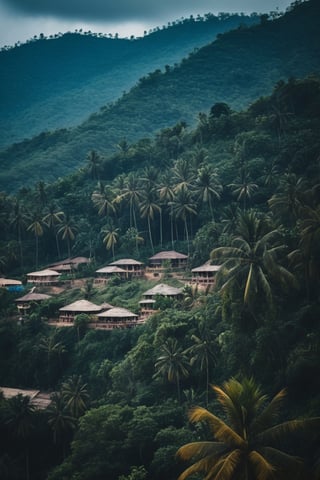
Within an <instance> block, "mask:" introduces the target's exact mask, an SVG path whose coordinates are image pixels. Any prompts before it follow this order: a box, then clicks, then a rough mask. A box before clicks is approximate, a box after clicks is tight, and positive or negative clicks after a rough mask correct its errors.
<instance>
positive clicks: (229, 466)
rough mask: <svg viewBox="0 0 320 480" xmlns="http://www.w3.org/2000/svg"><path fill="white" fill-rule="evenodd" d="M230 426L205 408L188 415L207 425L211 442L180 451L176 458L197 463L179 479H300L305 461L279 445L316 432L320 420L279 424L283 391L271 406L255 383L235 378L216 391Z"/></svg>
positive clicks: (312, 419)
mask: <svg viewBox="0 0 320 480" xmlns="http://www.w3.org/2000/svg"><path fill="white" fill-rule="evenodd" d="M212 388H213V390H214V392H215V393H216V395H217V400H218V402H219V403H220V405H221V406H222V409H223V411H224V414H225V416H226V422H225V421H223V420H221V419H220V418H219V417H217V416H216V415H214V414H213V413H211V412H209V411H208V410H207V409H205V408H202V407H195V408H192V409H191V410H190V411H189V419H190V421H191V422H192V423H198V422H205V423H206V424H207V425H208V427H209V432H210V436H211V438H210V439H209V440H203V441H197V442H193V443H188V444H186V445H184V446H182V447H181V448H180V449H179V450H178V452H177V456H178V457H179V458H180V459H182V460H191V461H192V462H194V463H193V464H192V465H191V466H190V467H188V468H187V469H186V470H185V471H184V472H183V473H182V474H181V475H180V476H179V478H178V480H185V479H186V478H188V477H189V476H190V475H192V474H195V473H200V474H202V475H204V478H205V479H206V480H238V479H241V480H255V479H258V480H275V479H280V478H296V477H294V475H295V474H299V473H301V470H302V466H303V464H302V460H301V459H300V458H298V457H296V456H293V455H291V454H289V453H287V452H285V451H283V450H281V442H283V441H284V440H286V439H287V438H289V437H290V436H291V435H292V434H293V433H297V434H302V433H308V432H310V431H316V429H318V428H319V425H320V418H319V417H318V418H310V419H305V420H290V421H287V422H284V423H281V424H278V425H277V424H276V421H277V419H278V417H279V413H280V407H281V405H282V402H283V399H284V397H285V395H286V392H285V390H281V391H280V392H279V393H278V394H277V395H275V396H274V397H273V398H272V400H271V401H270V402H268V399H267V396H266V395H263V394H262V392H261V389H260V387H259V386H257V385H256V383H255V382H254V380H253V379H252V378H249V379H248V378H244V379H243V380H242V381H241V382H240V381H238V380H236V379H234V378H232V379H231V380H229V381H227V382H225V383H224V384H223V386H222V387H218V386H213V387H212Z"/></svg>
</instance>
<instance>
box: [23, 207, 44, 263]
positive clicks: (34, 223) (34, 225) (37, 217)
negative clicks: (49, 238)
mask: <svg viewBox="0 0 320 480" xmlns="http://www.w3.org/2000/svg"><path fill="white" fill-rule="evenodd" d="M27 230H28V231H31V232H33V234H34V237H35V241H36V268H38V263H39V237H41V236H42V235H43V226H42V215H41V214H40V212H34V214H33V215H32V217H31V223H30V225H29V226H28V228H27Z"/></svg>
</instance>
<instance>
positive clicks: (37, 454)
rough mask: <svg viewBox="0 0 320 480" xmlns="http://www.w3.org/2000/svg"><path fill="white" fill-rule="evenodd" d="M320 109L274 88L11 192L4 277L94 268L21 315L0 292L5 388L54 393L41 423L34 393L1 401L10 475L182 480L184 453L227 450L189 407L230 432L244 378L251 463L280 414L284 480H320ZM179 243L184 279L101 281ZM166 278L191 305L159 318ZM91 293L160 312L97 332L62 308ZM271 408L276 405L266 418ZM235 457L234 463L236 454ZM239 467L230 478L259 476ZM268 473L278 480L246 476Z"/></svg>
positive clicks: (4, 228) (294, 88)
mask: <svg viewBox="0 0 320 480" xmlns="http://www.w3.org/2000/svg"><path fill="white" fill-rule="evenodd" d="M275 107H276V109H275ZM319 112H320V76H319V77H316V76H313V77H308V78H306V79H303V80H294V79H290V80H289V81H288V82H278V83H277V84H276V85H275V87H274V89H273V92H272V95H271V96H265V97H263V98H259V99H257V101H256V102H254V103H252V104H251V106H250V108H248V109H244V110H243V111H241V112H231V111H230V110H228V109H227V108H226V106H225V105H221V104H217V105H215V106H214V108H212V109H211V111H210V113H208V114H206V115H204V116H202V117H201V119H199V121H198V123H197V124H196V126H195V128H194V129H191V128H189V129H187V128H184V126H183V125H182V124H180V125H175V126H174V127H172V128H168V127H167V128H165V129H163V130H162V132H161V133H160V134H158V135H156V136H154V137H150V139H149V141H141V140H140V141H139V142H137V143H136V144H132V145H131V147H130V148H129V149H126V148H123V149H122V151H120V150H119V151H118V152H117V153H116V154H113V155H111V156H108V157H106V158H104V159H102V158H99V157H97V156H94V155H92V156H91V163H90V164H87V165H86V167H85V168H82V169H79V170H77V171H76V172H74V173H73V174H72V175H70V176H68V177H65V178H63V179H59V180H58V181H57V182H54V183H52V184H44V183H39V184H37V185H36V186H35V187H33V188H24V189H21V190H20V191H19V192H18V194H17V195H16V196H14V195H8V196H6V195H4V194H1V195H0V205H1V215H0V260H1V262H0V269H1V272H3V276H4V277H6V278H7V279H10V278H12V279H19V280H21V281H23V284H24V287H25V289H26V290H25V291H26V292H28V291H30V289H31V288H32V289H33V288H34V287H35V286H36V285H35V284H32V285H31V284H29V285H26V274H28V273H29V272H35V271H39V269H43V268H48V267H49V266H53V267H54V268H57V269H58V265H57V263H55V262H56V261H57V262H60V266H61V263H63V265H64V266H66V263H67V262H66V259H67V258H68V259H69V260H68V262H70V256H71V255H72V257H79V256H86V257H90V259H91V262H90V263H89V264H84V265H82V266H80V265H79V269H76V270H71V271H70V272H69V273H68V270H65V269H62V272H63V273H62V275H61V278H60V280H61V285H59V286H54V287H52V286H48V285H39V284H37V286H36V293H38V294H39V293H42V294H48V295H52V297H51V298H47V299H46V300H43V301H41V302H40V303H37V302H31V305H30V310H29V311H28V312H25V316H24V318H23V319H20V320H19V316H20V313H18V311H17V305H16V301H15V300H18V299H19V298H20V296H21V292H15V291H8V290H6V289H5V288H0V332H1V335H0V386H6V387H12V388H17V387H19V390H20V389H22V388H25V389H28V390H30V389H36V390H37V391H39V390H40V392H46V393H47V392H53V393H52V396H51V400H52V403H51V405H50V407H49V408H48V409H47V410H46V411H44V412H43V413H42V412H41V415H40V414H39V413H38V412H33V410H31V409H30V408H28V407H29V406H30V404H29V400H28V399H27V400H25V401H23V398H21V397H13V398H12V399H11V400H10V399H7V398H3V396H2V395H1V394H0V445H1V451H2V454H1V456H0V465H1V472H4V474H5V475H2V476H1V475H0V476H1V478H10V479H23V478H27V477H28V478H30V479H31V478H32V479H37V480H61V479H74V480H75V479H79V480H80V479H81V480H93V479H94V480H105V479H106V478H108V479H118V480H133V479H135V480H138V479H139V480H147V479H148V480H162V479H166V480H177V479H178V478H179V475H180V473H181V471H182V470H183V469H185V463H181V462H179V463H178V462H177V461H176V456H175V454H176V452H177V450H178V449H179V448H180V447H181V446H182V445H185V444H187V443H189V442H199V440H201V441H210V442H212V440H213V439H214V440H216V439H215V438H213V436H212V428H208V429H207V428H205V427H202V426H201V425H200V424H199V425H194V426H193V425H192V424H190V423H189V422H188V417H187V412H188V411H190V407H193V409H192V412H194V411H195V409H194V407H195V406H199V407H202V408H203V409H204V408H205V409H208V410H209V412H212V413H213V414H214V415H215V417H212V416H211V417H210V418H216V419H217V420H215V422H217V425H218V428H219V429H220V430H221V428H222V430H223V432H222V435H226V439H229V438H231V437H229V436H228V435H227V434H226V433H225V432H226V431H227V429H226V428H225V427H223V425H225V424H224V423H223V422H220V421H218V419H220V418H221V420H223V421H224V419H225V418H226V416H225V413H226V410H225V409H223V408H221V409H218V407H219V405H218V403H219V402H217V399H218V400H219V397H217V395H216V394H217V390H215V391H213V390H212V389H211V387H210V386H212V385H218V386H222V387H223V388H225V385H226V383H225V382H227V381H229V379H231V378H232V379H237V380H239V381H241V382H242V383H244V384H246V385H249V387H250V390H249V391H248V390H247V391H248V395H246V394H244V390H243V389H242V388H241V385H237V384H234V383H233V385H236V387H237V388H236V389H234V390H233V392H234V396H233V397H232V398H238V399H239V398H240V400H241V401H243V402H245V403H244V405H243V408H241V407H242V403H241V404H240V407H239V408H237V411H238V412H240V415H241V420H240V421H239V424H241V425H244V423H241V422H244V421H247V418H248V422H251V423H247V424H246V425H247V426H246V427H245V428H244V429H242V431H243V432H245V435H246V437H245V438H246V441H245V442H244V444H243V448H244V453H242V452H241V456H242V455H245V454H246V452H247V451H248V445H249V448H251V446H253V447H254V448H255V449H256V448H257V445H259V444H258V437H259V435H260V434H259V435H256V434H255V432H256V430H255V428H254V426H255V425H259V424H260V425H261V424H262V426H263V428H264V429H265V425H266V423H265V420H266V419H268V418H270V422H271V425H272V426H274V427H270V428H268V427H267V430H264V432H266V433H262V434H261V436H262V439H264V438H266V439H268V441H269V439H270V437H269V438H268V432H269V433H270V431H271V433H274V432H277V435H276V437H275V446H276V448H277V450H276V451H277V452H279V453H277V455H276V457H274V451H275V449H274V448H270V444H269V443H268V448H265V449H264V448H261V449H260V448H259V450H260V451H261V456H262V455H263V458H267V459H268V457H267V454H268V452H270V457H269V458H270V462H271V461H272V460H273V458H275V459H276V460H277V462H275V463H274V468H272V470H271V472H272V478H274V479H277V480H279V479H284V478H285V479H287V478H290V480H302V479H303V480H304V479H308V480H316V479H318V478H319V476H318V473H319V444H320V437H319V434H320V432H319V421H320V418H319V406H320V361H319V353H320V348H319V346H320V331H319V313H320V275H319V272H320V244H319V234H320V229H319V225H320V223H319V218H320V216H319V215H320V209H319V201H320V189H319V151H320V134H319V132H320V116H319ZM204 120H205V121H204ZM122 146H123V147H125V144H122ZM116 170H118V171H116ZM111 174H113V177H114V178H113V180H112V181H108V180H109V179H110V176H111ZM172 249H174V250H176V251H177V252H180V253H185V254H189V261H188V265H187V268H186V269H185V270H183V271H181V270H180V269H178V270H176V269H175V268H174V266H171V265H170V263H168V262H166V263H165V265H164V267H165V268H164V270H163V271H162V272H160V271H159V268H156V270H155V271H154V272H152V271H147V274H146V276H145V278H143V277H138V278H132V279H131V280H129V279H126V278H125V277H124V276H122V278H120V277H119V276H118V275H117V274H116V275H114V277H113V278H111V279H108V280H107V282H106V283H101V282H100V280H99V281H98V282H97V283H95V282H94V279H95V278H96V276H97V274H98V273H99V272H97V269H99V270H100V268H101V267H102V266H106V265H109V264H110V263H111V262H112V263H113V262H114V260H120V259H122V260H123V259H126V261H125V262H124V263H125V264H128V263H127V262H128V259H134V263H136V261H138V262H142V264H144V265H146V266H147V265H149V259H150V257H151V256H153V254H154V253H156V252H160V251H163V250H172ZM164 256H165V257H167V255H164ZM209 259H210V260H211V262H212V264H213V265H212V266H213V267H214V272H217V273H216V274H214V275H216V276H214V277H212V276H211V277H210V280H213V281H212V282H211V283H210V284H209V283H207V280H209V277H202V280H203V281H204V283H202V282H200V280H201V277H197V276H194V275H193V273H195V271H194V270H193V269H194V267H200V271H202V272H203V271H204V269H205V271H207V272H208V263H207V262H208V260H209ZM74 260H75V259H74ZM78 260H79V258H78ZM80 260H81V259H80ZM205 262H206V263H205ZM120 263H121V264H123V263H122V262H120ZM130 263H131V262H130ZM204 263H205V265H204ZM218 265H221V267H220V268H218V269H217V268H216V267H217V266H218ZM201 267H202V268H201ZM196 270H197V271H198V272H199V268H196ZM120 272H121V270H120ZM9 282H10V280H9ZM159 283H165V284H167V285H169V286H170V287H181V288H182V292H181V293H182V294H181V296H180V295H179V298H178V297H176V298H170V297H167V296H164V297H161V296H160V297H159V296H158V295H156V296H155V299H154V300H155V303H154V304H153V305H154V308H155V310H153V309H152V308H153V307H152V303H151V304H150V303H149V306H151V308H150V309H149V311H148V312H146V311H145V310H144V309H141V307H142V304H141V303H140V302H141V300H142V297H147V296H148V297H149V293H150V287H153V286H155V285H159ZM201 283H202V284H201ZM147 291H149V293H147ZM161 291H162V293H163V287H162V288H161ZM167 292H168V290H167ZM83 299H87V300H89V301H90V302H93V303H94V304H95V306H102V305H103V304H104V307H103V308H108V307H107V306H106V303H108V304H109V305H112V306H115V307H118V308H123V307H124V308H127V309H129V310H130V312H132V313H136V314H137V315H138V314H139V313H140V312H141V314H146V315H150V316H148V317H144V320H146V321H145V323H142V324H139V325H137V324H136V325H133V324H132V323H131V321H128V322H127V320H124V321H122V320H121V321H120V320H119V319H118V321H117V322H116V325H115V324H114V320H115V319H114V318H113V320H112V322H111V323H108V324H107V323H104V322H103V320H102V323H100V325H98V326H99V327H100V326H102V327H103V328H102V329H97V330H96V329H95V327H96V326H97V325H95V324H96V320H97V319H96V318H94V315H93V314H92V315H88V309H82V313H81V314H79V315H76V317H75V318H74V319H72V317H69V318H68V321H67V322H65V323H64V325H63V326H62V325H61V322H60V323H59V321H58V318H59V316H60V315H61V313H62V311H61V308H62V307H65V306H68V305H70V303H73V302H75V301H78V300H83ZM20 300H21V298H20ZM145 301H146V302H148V298H145ZM151 302H152V300H151ZM143 303H144V302H143ZM142 310H144V311H142ZM150 310H151V311H150ZM73 311H74V310H73ZM69 312H70V310H69ZM85 312H87V313H85ZM77 313H78V312H77ZM99 318H100V317H99ZM67 325H68V326H69V327H67ZM60 327H62V328H60ZM90 327H91V328H90ZM93 327H94V328H93ZM107 327H110V328H107ZM113 327H117V328H113ZM119 327H121V328H119ZM129 327H130V328H129ZM182 367H183V368H182ZM248 378H250V381H248V380H247V379H248ZM233 382H234V380H233ZM256 385H257V386H256ZM237 392H238V393H237ZM250 392H251V393H250ZM277 392H280V393H279V394H278V395H277V397H274V395H275V394H276V393H277ZM245 393H246V391H245ZM236 395H237V397H236ZM265 395H266V396H265ZM284 395H285V397H284ZM47 398H48V394H47ZM271 398H276V399H275V400H274V401H272V403H271V404H270V403H269V401H270V399H271ZM70 399H76V400H77V402H75V401H72V403H71V402H70ZM254 399H257V400H254ZM253 400H254V401H253ZM266 400H267V403H265V402H266ZM284 400H285V403H283V401H284ZM257 402H258V403H259V405H261V404H263V405H269V406H270V405H273V406H274V407H275V410H273V408H272V407H270V408H269V407H267V410H263V412H266V413H262V414H258V416H256V415H255V412H256V411H258V412H259V411H260V408H259V409H258V407H257V410H256V407H255V405H257ZM230 404H232V405H234V403H233V400H232V402H231V400H230ZM76 405H77V407H76ZM237 405H239V403H237ZM253 405H254V407H253ZM259 405H258V406H259ZM279 407H283V408H282V409H281V411H280V408H279ZM202 411H204V410H202ZM243 412H249V413H250V415H249V416H245V415H243ZM273 412H274V414H272V415H270V414H271V413H273ZM276 413H279V415H275V414H276ZM253 414H254V417H253V416H252V415H253ZM310 417H316V419H315V420H314V421H311V419H310ZM189 418H190V417H189ZM252 418H256V419H258V421H257V420H252ZM294 418H297V419H298V420H299V421H298V422H290V424H288V423H287V422H286V421H287V420H291V419H294ZM17 419H18V420H21V421H22V420H25V421H26V422H28V423H26V425H28V426H29V430H28V431H27V432H29V433H28V436H27V437H24V436H22V434H21V435H20V437H17ZM9 420H10V421H9ZM199 420H201V418H199ZM228 420H229V419H228ZM21 421H20V423H19V425H21ZM283 421H285V422H286V423H285V424H284V425H283V424H282V425H281V423H282V422H283ZM259 422H261V423H259ZM228 423H230V424H231V425H233V423H232V421H230V422H229V421H228ZM24 424H25V423H24ZM268 425H269V424H268ZM277 425H278V426H279V427H278V428H277ZM312 425H313V426H314V428H311V427H312ZM211 426H212V425H211ZM289 426H290V428H289ZM295 426H298V427H301V428H299V429H298V430H297V431H294V430H293V429H292V428H291V427H295ZM228 428H229V427H228ZM229 431H231V430H230V429H229ZM232 431H233V430H232ZM239 431H240V430H239ZM279 431H280V433H281V432H283V433H284V434H288V435H287V436H285V437H284V438H283V441H280V440H281V438H280V436H278V432H279ZM252 434H253V435H254V436H253V437H252ZM237 435H238V434H237ZM264 435H266V436H265V437H264ZM232 438H233V437H232ZM235 438H236V440H237V438H238V437H235ZM271 439H272V438H271ZM18 440H20V441H18ZM222 440H223V441H225V440H224V438H222ZM26 441H27V443H26ZM230 442H231V441H230ZM212 443H213V445H214V448H215V447H216V445H217V444H216V442H212ZM26 445H27V446H28V459H29V462H28V463H27V467H29V470H28V472H26V473H25V469H26V459H25V452H26ZM234 445H236V448H237V450H238V448H239V447H238V443H237V442H236V441H235V443H234V444H232V445H231V446H232V448H233V447H234ZM219 447H220V448H221V446H220V445H219ZM227 448H228V449H229V448H230V445H227V446H226V447H223V450H222V454H223V455H225V452H226V451H227ZM241 448H242V447H241ZM280 448H281V450H280ZM201 450H202V449H201ZM237 450H236V451H237ZM193 451H194V450H193ZM206 451H208V450H205V452H206ZM256 451H257V450H256ZM191 452H192V451H191ZM265 452H266V453H265ZM281 452H283V453H282V454H281ZM278 458H284V462H285V463H283V462H281V463H280V462H279V463H278ZM288 459H289V460H288ZM226 461H227V462H229V461H230V463H231V468H232V461H233V460H232V458H231V457H230V454H229V453H228V451H227V460H226ZM268 461H269V459H268ZM288 461H289V463H287V462H288ZM297 461H298V463H297ZM292 462H293V463H292ZM270 464H271V465H273V463H270ZM292 464H293V465H294V467H295V470H296V474H295V472H293V473H292V474H291V471H292V469H291V465H292ZM227 467H228V463H227ZM269 471H270V469H269ZM130 472H132V473H130ZM231 472H232V470H231ZM238 472H239V470H237V471H236V474H235V475H230V479H232V480H235V479H239V478H245V476H244V475H243V476H242V475H238ZM278 472H279V474H278ZM203 477H204V476H203V473H202V472H201V476H198V478H203ZM193 478H195V477H193ZM220 478H221V477H220ZM261 478H268V480H270V476H269V475H267V476H265V477H264V476H263V477H261V475H260V472H259V471H258V472H255V471H254V474H253V475H252V476H251V475H250V479H252V480H258V479H260V480H261Z"/></svg>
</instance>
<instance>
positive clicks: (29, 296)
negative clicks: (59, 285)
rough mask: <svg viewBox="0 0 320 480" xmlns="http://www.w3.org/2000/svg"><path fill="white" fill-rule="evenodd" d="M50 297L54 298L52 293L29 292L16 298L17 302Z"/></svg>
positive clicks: (34, 300) (35, 300)
mask: <svg viewBox="0 0 320 480" xmlns="http://www.w3.org/2000/svg"><path fill="white" fill-rule="evenodd" d="M48 298H52V295H46V294H45V293H33V292H29V293H27V294H26V295H24V296H23V297H20V298H16V299H15V302H42V300H48Z"/></svg>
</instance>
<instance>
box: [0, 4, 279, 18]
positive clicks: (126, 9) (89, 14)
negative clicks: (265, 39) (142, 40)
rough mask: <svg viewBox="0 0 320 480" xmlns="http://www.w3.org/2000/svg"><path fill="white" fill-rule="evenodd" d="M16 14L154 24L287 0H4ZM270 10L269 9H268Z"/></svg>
mask: <svg viewBox="0 0 320 480" xmlns="http://www.w3.org/2000/svg"><path fill="white" fill-rule="evenodd" d="M3 2H4V3H5V4H6V5H8V6H10V7H11V8H13V9H15V10H16V11H20V12H25V13H27V14H30V15H53V16H56V17H61V18H78V19H91V20H100V21H130V20H152V19H156V18H159V19H160V18H167V17H171V18H175V17H179V16H180V15H184V14H187V13H188V12H189V13H196V12H198V13H201V12H213V11H215V12H217V11H224V12H226V11H236V12H240V11H246V12H248V11H251V12H252V11H260V12H265V11H268V10H270V9H272V8H274V7H275V5H278V6H279V7H280V8H281V7H282V4H287V3H288V2H287V1H286V0H278V1H276V0H269V1H268V0H161V1H159V0H3ZM268 4H269V6H270V8H269V6H268Z"/></svg>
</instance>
